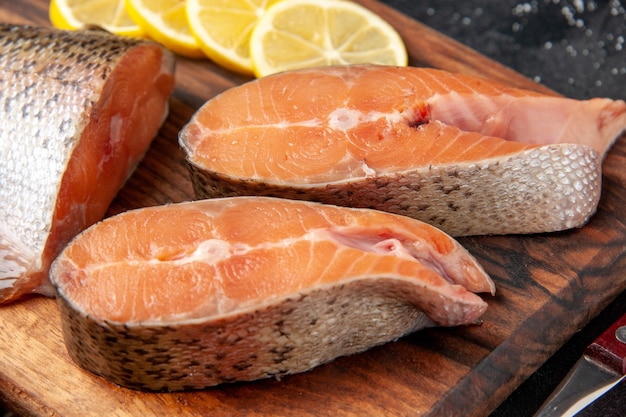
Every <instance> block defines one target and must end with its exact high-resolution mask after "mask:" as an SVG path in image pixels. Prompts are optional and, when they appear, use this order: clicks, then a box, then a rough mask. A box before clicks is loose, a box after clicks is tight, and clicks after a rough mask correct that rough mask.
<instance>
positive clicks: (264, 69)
mask: <svg viewBox="0 0 626 417" xmlns="http://www.w3.org/2000/svg"><path fill="white" fill-rule="evenodd" d="M250 57H251V60H252V66H253V70H254V74H255V75H256V76H257V77H262V76H265V75H269V74H272V73H275V72H281V71H285V70H292V69H297V68H304V67H313V66H321V65H343V64H364V63H371V64H381V65H396V66H405V65H407V62H408V57H407V52H406V47H405V45H404V42H403V41H402V38H401V37H400V35H399V34H398V32H397V31H396V30H395V29H394V28H393V27H392V26H391V25H390V24H389V23H387V22H386V21H385V20H383V19H382V18H380V17H379V16H378V15H376V14H374V13H373V12H371V11H370V10H368V9H366V8H365V7H363V6H360V5H358V4H356V3H352V2H349V1H340V0H284V1H281V2H278V3H276V4H275V5H274V6H272V7H270V8H269V9H268V10H267V12H266V13H265V14H264V15H263V16H262V17H261V18H260V19H259V21H258V23H257V25H256V28H255V29H254V31H253V32H252V35H251V36H250Z"/></svg>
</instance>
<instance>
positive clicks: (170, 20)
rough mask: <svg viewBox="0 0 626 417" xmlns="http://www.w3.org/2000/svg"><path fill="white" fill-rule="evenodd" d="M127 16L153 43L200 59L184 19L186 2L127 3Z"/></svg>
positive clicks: (134, 0) (144, 0) (145, 0)
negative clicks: (155, 42)
mask: <svg viewBox="0 0 626 417" xmlns="http://www.w3.org/2000/svg"><path fill="white" fill-rule="evenodd" d="M126 10H127V11H128V14H129V15H130V17H131V18H132V19H133V20H134V21H135V23H137V24H138V25H139V27H141V29H142V30H143V31H144V32H146V33H147V34H148V36H149V37H151V38H152V39H154V40H155V41H157V42H159V43H161V44H163V45H164V46H165V47H166V48H168V49H169V50H171V51H173V52H175V53H177V54H180V55H184V56H188V57H194V58H197V57H203V56H204V54H203V53H202V50H201V49H200V47H199V46H198V42H197V41H196V38H194V36H193V35H192V34H191V31H190V30H189V25H188V24H187V17H186V16H185V0H126Z"/></svg>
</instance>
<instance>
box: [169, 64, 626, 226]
mask: <svg viewBox="0 0 626 417" xmlns="http://www.w3.org/2000/svg"><path fill="white" fill-rule="evenodd" d="M625 127H626V103H624V101H621V100H610V99H601V98H596V99H591V100H586V101H580V100H573V99H568V98H563V97H558V96H550V95H544V94H539V93H536V92H532V91H525V90H521V89H516V88H510V87H506V86H503V85H501V84H497V83H495V82H492V81H489V80H486V79H481V78H477V77H470V76H466V75H461V74H455V73H450V72H445V71H441V70H435V69H428V68H414V67H401V68H399V67H385V66H375V65H355V66H337V67H320V68H314V69H305V70H298V71H291V72H285V73H281V74H277V75H272V76H269V77H265V78H262V79H258V80H254V81H251V82H249V83H247V84H244V85H242V86H238V87H234V88H232V89H230V90H227V91H225V92H224V93H222V94H220V95H218V96H216V97H214V98H213V99H211V100H209V101H208V102H207V103H205V104H204V105H203V106H202V107H201V108H200V109H199V110H198V111H197V112H196V113H195V115H194V116H193V118H192V119H191V121H190V122H189V123H188V124H187V125H186V126H185V127H184V128H183V129H182V131H181V132H180V135H179V142H180V144H181V146H182V148H183V149H184V151H185V153H186V157H187V160H188V162H189V168H190V170H191V175H192V179H193V181H194V188H195V191H196V193H197V195H198V197H200V198H206V197H219V196H235V195H267V196H277V197H284V198H295V199H305V200H315V201H319V202H324V203H330V204H336V205H343V206H351V207H367V208H375V209H379V210H384V211H388V212H392V213H397V214H403V215H407V216H410V217H414V218H416V219H419V220H422V221H425V222H428V223H431V224H433V225H435V226H437V227H440V228H441V229H442V230H444V231H446V232H447V233H450V234H451V235H454V236H460V235H480V234H512V233H536V232H550V231H557V230H564V229H569V228H574V227H578V226H581V225H583V224H585V223H586V222H587V220H588V219H589V218H590V216H591V215H592V214H593V213H595V211H596V208H597V204H598V201H599V198H600V192H601V177H602V172H601V167H602V160H603V156H604V154H605V153H606V151H607V149H608V148H609V147H610V146H611V144H612V143H613V141H614V140H615V139H616V138H617V137H618V135H619V134H620V133H621V132H623V131H624V129H625Z"/></svg>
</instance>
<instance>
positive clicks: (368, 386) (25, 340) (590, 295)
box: [0, 0, 626, 417]
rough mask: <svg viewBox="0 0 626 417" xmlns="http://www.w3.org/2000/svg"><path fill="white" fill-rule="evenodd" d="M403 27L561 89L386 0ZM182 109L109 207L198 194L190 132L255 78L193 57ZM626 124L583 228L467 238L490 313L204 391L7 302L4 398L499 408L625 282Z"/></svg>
mask: <svg viewBox="0 0 626 417" xmlns="http://www.w3.org/2000/svg"><path fill="white" fill-rule="evenodd" d="M359 2H360V3H362V4H364V5H366V6H367V7H369V8H370V9H372V10H374V11H375V12H377V13H378V14H379V15H381V16H382V17H383V18H385V19H386V20H388V21H389V22H390V23H392V24H393V25H394V26H395V27H396V28H397V29H398V30H399V32H400V33H401V35H402V36H403V37H404V39H405V41H406V44H407V48H408V50H409V53H410V56H411V65H416V66H422V65H426V66H434V67H438V68H442V69H446V70H451V71H460V72H465V73H470V74H477V75H482V76H485V77H490V78H492V79H496V80H499V81H503V82H506V83H509V84H513V85H516V86H522V87H527V88H531V89H535V90H543V91H548V90H547V89H545V88H544V87H541V86H539V85H537V84H534V83H533V82H531V81H529V80H528V79H526V78H524V77H522V76H520V75H519V74H517V73H515V72H513V71H511V70H510V69H507V68H504V67H503V66H501V65H498V64H497V63H494V62H493V61H490V60H488V59H486V58H485V57H483V56H481V55H479V54H477V53H476V52H474V51H471V50H468V49H467V48H465V47H463V46H461V45H460V44H458V43H456V42H454V41H452V40H451V39H449V38H446V37H445V36H443V35H441V34H440V33H438V32H436V31H433V30H431V29H429V28H427V27H425V26H423V25H422V24H419V23H418V22H415V21H414V20H412V19H410V18H408V17H406V16H404V15H402V14H400V13H398V12H396V11H394V10H392V9H390V8H388V7H387V6H385V5H383V4H381V3H378V2H376V1H373V0H361V1H359ZM47 7H48V4H47V2H45V1H37V0H28V1H20V2H8V1H4V2H2V3H1V4H0V20H3V21H10V22H16V23H17V22H30V23H35V24H40V25H48V24H49V23H48V19H47ZM176 75H177V87H176V90H175V93H174V95H173V97H172V99H171V113H170V116H169V118H168V119H167V121H166V122H165V125H164V126H163V128H162V129H161V131H160V133H159V136H158V137H157V139H156V140H155V142H154V143H153V146H152V147H151V149H150V151H149V152H148V154H147V156H146V158H145V160H144V161H143V163H142V164H141V166H140V167H139V168H138V170H137V171H136V172H135V173H134V175H133V176H132V177H131V178H130V180H129V182H128V183H127V185H126V186H125V188H124V189H123V190H122V191H121V192H120V194H119V196H118V197H117V199H116V200H115V201H114V203H113V204H112V206H111V208H110V211H109V215H111V214H115V213H119V212H121V211H124V210H127V209H132V208H137V207H142V206H150V205H156V204H163V203H169V202H178V201H183V200H189V199H192V198H193V197H194V196H193V193H192V188H191V183H190V180H189V176H188V174H187V171H186V168H185V166H184V164H183V155H182V153H181V152H180V150H179V148H178V144H177V133H178V131H179V130H180V129H181V127H182V126H183V125H184V124H185V123H186V122H187V120H188V119H189V118H190V116H191V115H192V114H193V112H194V111H195V110H196V109H197V108H198V107H199V106H200V105H201V104H203V103H204V102H205V101H206V100H208V99H209V98H211V97H213V96H214V95H216V94H217V93H219V92H221V91H223V90H225V89H227V88H229V87H232V86H234V85H237V84H240V83H242V82H245V81H248V80H249V79H248V78H246V77H242V76H239V75H236V74H233V73H231V72H228V71H226V70H224V69H222V68H219V67H217V66H215V65H213V64H212V63H211V62H209V61H208V60H187V59H182V58H181V59H180V60H179V64H178V68H177V74H176ZM625 162H626V137H622V138H621V139H620V140H618V142H617V143H616V145H615V146H614V147H613V149H612V150H611V152H610V153H609V155H608V156H607V158H606V160H605V163H604V185H603V196H602V199H601V202H600V206H599V209H598V213H597V214H596V215H595V216H594V217H593V218H592V220H591V221H590V223H589V224H588V225H586V226H585V227H583V228H581V229H577V230H572V231H567V232H562V233H553V234H540V235H532V236H498V237H472V238H463V239H460V241H461V243H463V244H464V245H465V246H466V247H467V248H468V249H469V250H470V251H471V252H472V253H473V254H474V255H475V256H476V257H477V258H478V259H479V260H480V261H481V262H482V264H483V265H484V267H485V269H486V270H487V272H489V273H490V275H491V276H492V277H493V278H494V280H495V282H496V285H497V287H498V293H497V295H496V296H495V297H489V296H488V297H486V299H487V301H488V302H489V304H490V308H489V309H488V311H487V313H486V315H485V316H484V323H483V324H482V325H481V326H472V327H463V328H452V329H429V330H424V331H420V332H417V333H415V334H412V335H410V336H407V337H405V338H402V339H400V340H398V341H397V342H393V343H389V344H387V345H384V346H381V347H378V348H374V349H372V350H370V351H368V352H365V353H362V354H358V355H354V356H350V357H345V358H340V359H338V360H336V361H334V362H332V363H329V364H327V365H324V366H320V367H318V368H316V369H314V370H312V371H310V372H307V373H303V374H299V375H294V376H290V377H286V378H283V379H282V380H280V381H277V380H263V381H258V382H252V383H245V384H234V385H225V386H221V387H217V388H213V389H208V390H205V391H200V392H185V393H162V394H154V393H152V394H150V393H141V392H136V391H131V390H128V389H124V388H120V387H117V386H114V385H112V384H110V383H108V382H107V381H105V380H104V379H102V378H99V377H96V376H93V375H91V374H90V373H88V372H86V371H84V370H82V369H81V368H79V367H77V366H76V365H75V364H74V363H72V362H71V361H70V359H69V357H68V355H67V353H66V350H65V346H64V344H63V338H62V334H61V330H60V319H59V314H58V311H57V307H56V303H55V301H54V300H51V299H46V298H43V297H32V298H29V299H26V300H23V301H21V302H18V303H16V304H13V305H10V306H6V307H3V308H0V399H3V400H4V401H6V402H8V403H9V404H10V405H11V406H13V407H15V408H16V409H17V410H18V411H19V412H21V413H22V414H24V415H37V416H40V415H41V416H43V415H45V416H66V417H71V416H81V417H83V416H91V415H94V416H104V415H106V416H114V415H117V416H139V415H153V416H174V415H176V416H200V415H211V416H221V415H227V416H237V415H246V416H257V415H258V416H269V415H282V416H291V415H293V416H295V415H298V416H300V415H311V416H326V415H327V416H376V415H381V416H392V415H393V416H407V415H423V416H448V417H449V416H486V415H488V414H489V413H490V412H491V411H492V410H493V409H495V408H496V407H497V406H498V405H499V404H500V403H501V402H502V401H503V400H504V399H505V398H506V397H507V396H508V395H509V394H510V393H511V392H512V391H513V390H514V389H515V388H516V387H517V386H518V385H519V384H520V383H521V382H522V381H523V380H524V379H525V378H526V377H527V376H529V375H530V374H531V373H532V372H533V371H534V370H536V369H537V368H538V367H539V366H540V365H541V364H542V363H543V362H544V361H545V360H546V359H547V358H548V357H549V356H550V355H551V354H552V353H554V352H555V351H556V350H557V349H558V348H559V347H560V346H561V345H562V344H563V343H564V342H565V341H566V340H567V339H568V338H569V337H570V336H571V335H572V334H573V333H574V332H575V331H576V330H578V329H580V328H581V327H583V326H584V325H585V324H586V323H587V322H588V321H589V320H590V319H591V318H592V317H593V316H595V315H596V314H597V313H598V312H599V311H600V310H601V309H602V308H603V307H605V306H606V305H607V304H608V303H609V302H610V301H612V300H613V299H614V298H615V297H616V296H617V295H618V294H619V293H620V292H621V291H623V290H624V289H626V224H625V218H624V215H623V207H625V205H626V201H625V200H626V190H625V189H624V188H625V182H626V170H624V169H623V167H624V166H625Z"/></svg>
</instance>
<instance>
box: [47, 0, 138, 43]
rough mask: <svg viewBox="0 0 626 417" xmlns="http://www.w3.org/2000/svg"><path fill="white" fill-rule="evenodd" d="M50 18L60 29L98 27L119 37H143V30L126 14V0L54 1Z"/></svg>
mask: <svg viewBox="0 0 626 417" xmlns="http://www.w3.org/2000/svg"><path fill="white" fill-rule="evenodd" d="M49 16H50V22H51V23H52V25H53V26H55V27H57V28H60V29H69V30H76V29H80V28H82V27H84V26H86V25H98V26H101V27H102V28H104V29H106V30H108V31H109V32H112V33H115V34H118V35H124V36H137V37H139V36H142V35H143V31H142V30H141V28H139V26H137V25H136V24H135V22H133V20H132V19H131V18H130V16H129V15H128V13H126V8H125V7H124V0H52V1H51V2H50V7H49Z"/></svg>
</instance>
